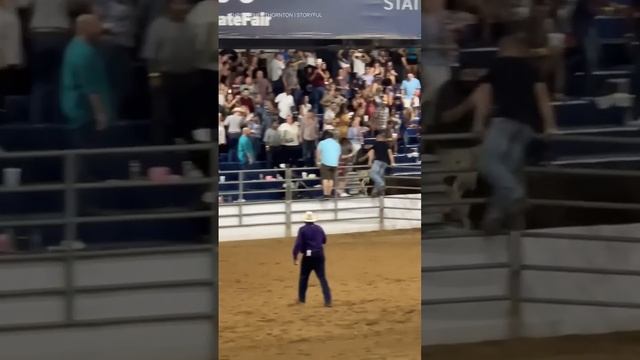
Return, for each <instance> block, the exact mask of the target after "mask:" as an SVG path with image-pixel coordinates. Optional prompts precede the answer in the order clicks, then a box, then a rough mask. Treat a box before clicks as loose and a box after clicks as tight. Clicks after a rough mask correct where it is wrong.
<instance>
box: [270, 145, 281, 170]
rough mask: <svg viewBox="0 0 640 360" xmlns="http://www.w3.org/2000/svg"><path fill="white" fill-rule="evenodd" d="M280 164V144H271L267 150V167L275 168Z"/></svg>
mask: <svg viewBox="0 0 640 360" xmlns="http://www.w3.org/2000/svg"><path fill="white" fill-rule="evenodd" d="M279 164H280V146H270V147H269V149H268V150H267V168H268V169H273V168H275V167H277V166H278V165H279Z"/></svg>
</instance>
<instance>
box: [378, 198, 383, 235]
mask: <svg viewBox="0 0 640 360" xmlns="http://www.w3.org/2000/svg"><path fill="white" fill-rule="evenodd" d="M378 202H379V204H378V207H379V209H378V211H379V216H380V231H384V195H380V196H379V197H378Z"/></svg>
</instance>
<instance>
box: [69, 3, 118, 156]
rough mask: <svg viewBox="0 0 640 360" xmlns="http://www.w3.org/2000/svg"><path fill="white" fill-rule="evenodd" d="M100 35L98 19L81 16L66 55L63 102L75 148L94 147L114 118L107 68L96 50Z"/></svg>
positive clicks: (92, 16) (100, 27)
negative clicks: (99, 136)
mask: <svg viewBox="0 0 640 360" xmlns="http://www.w3.org/2000/svg"><path fill="white" fill-rule="evenodd" d="M101 33H102V24H101V23H100V21H99V20H98V18H97V17H96V16H94V15H81V16H79V17H78V19H77V21H76V36H75V37H74V39H73V40H72V41H71V42H70V43H69V45H68V46H67V48H66V50H65V53H64V58H63V64H62V81H61V88H62V89H61V99H60V101H61V107H62V113H63V114H64V116H65V119H66V122H67V126H68V128H69V132H70V135H71V136H70V143H71V144H70V145H71V147H73V148H87V147H95V146H96V145H97V143H98V141H97V139H98V136H97V135H98V134H99V133H101V132H103V131H104V130H106V129H107V127H108V124H109V122H110V121H111V120H112V117H113V114H114V111H113V102H112V93H111V89H110V86H109V81H108V77H107V72H106V67H105V64H104V62H103V60H102V58H101V57H100V54H99V52H98V49H97V48H96V46H95V44H96V43H97V42H98V40H99V39H100V34H101Z"/></svg>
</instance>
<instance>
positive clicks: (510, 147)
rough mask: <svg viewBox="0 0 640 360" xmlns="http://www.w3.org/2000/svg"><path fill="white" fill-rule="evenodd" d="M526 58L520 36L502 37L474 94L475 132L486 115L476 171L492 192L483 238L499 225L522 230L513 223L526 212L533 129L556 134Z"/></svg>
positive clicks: (542, 85) (537, 79)
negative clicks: (526, 171) (527, 166)
mask: <svg viewBox="0 0 640 360" xmlns="http://www.w3.org/2000/svg"><path fill="white" fill-rule="evenodd" d="M528 54H529V49H528V48H527V46H526V41H525V39H524V38H523V37H522V36H520V35H513V36H509V37H506V38H504V39H503V40H502V41H501V43H500V51H499V55H498V58H497V59H496V60H495V62H494V64H493V66H492V67H491V68H490V70H489V73H488V74H487V76H486V77H485V78H483V80H482V84H481V85H480V87H479V88H478V90H477V91H476V93H475V94H474V101H475V103H476V113H475V118H474V130H475V131H477V132H479V133H484V132H485V121H486V119H487V118H488V117H489V116H491V121H490V124H489V126H488V129H487V130H486V134H484V143H483V145H482V150H481V155H480V173H481V174H482V175H483V176H484V177H485V178H486V180H487V181H488V182H489V184H490V186H491V189H492V196H491V199H490V203H489V205H488V209H487V211H486V213H485V219H484V224H483V226H484V229H485V231H486V232H487V233H488V234H494V233H496V232H498V231H499V230H500V229H501V228H502V227H503V226H504V225H507V226H508V227H510V228H521V227H522V226H523V225H522V224H518V223H517V222H521V220H522V215H523V213H524V211H525V209H526V198H527V195H526V189H525V184H524V181H523V180H524V179H523V170H524V165H525V160H526V156H525V155H526V151H527V148H528V146H529V144H530V143H531V141H532V140H533V138H534V136H535V132H536V131H543V132H545V133H552V132H555V131H556V124H555V118H554V113H553V110H552V108H551V104H550V100H549V91H548V89H547V86H546V84H545V83H544V81H543V80H542V79H540V77H539V75H538V74H539V73H538V72H537V71H535V69H534V68H533V67H532V65H531V64H530V63H529V62H528V59H527V55H528ZM490 109H494V110H493V112H491V111H490ZM540 120H542V121H540ZM507 222H508V224H507Z"/></svg>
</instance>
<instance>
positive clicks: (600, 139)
mask: <svg viewBox="0 0 640 360" xmlns="http://www.w3.org/2000/svg"><path fill="white" fill-rule="evenodd" d="M535 138H537V139H542V140H562V141H577V142H597V143H618V144H640V138H631V137H615V136H588V135H565V134H561V133H555V134H537V135H535ZM421 139H422V141H423V142H425V141H445V140H481V139H482V136H481V135H479V134H477V133H457V134H431V135H422V137H421Z"/></svg>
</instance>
